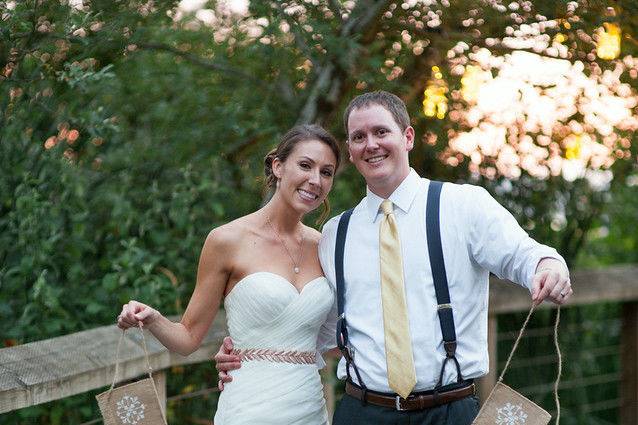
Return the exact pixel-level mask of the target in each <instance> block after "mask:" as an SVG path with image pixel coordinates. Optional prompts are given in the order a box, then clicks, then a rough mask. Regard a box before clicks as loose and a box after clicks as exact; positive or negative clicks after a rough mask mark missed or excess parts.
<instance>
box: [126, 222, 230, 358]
mask: <svg viewBox="0 0 638 425" xmlns="http://www.w3.org/2000/svg"><path fill="white" fill-rule="evenodd" d="M230 238H232V236H231V235H230V232H227V231H226V230H225V229H223V228H219V229H215V230H213V231H212V232H210V233H209V235H208V237H207V238H206V242H204V247H203V248H202V252H201V254H200V258H199V266H198V268H197V283H196V285H195V290H194V291H193V295H192V297H191V299H190V301H189V303H188V307H187V308H186V312H185V313H184V315H183V316H182V320H181V321H180V322H179V323H175V322H172V321H170V320H168V319H167V318H166V317H164V316H162V314H161V313H160V312H158V311H157V310H155V309H153V308H151V307H149V306H146V305H144V304H142V303H139V302H137V301H130V302H129V303H128V304H126V305H124V307H123V309H122V313H121V314H120V316H119V318H118V326H120V328H123V329H125V328H127V327H130V326H131V325H133V326H134V325H136V324H137V322H140V321H141V322H142V323H143V324H144V325H145V326H146V328H147V329H148V330H149V331H150V332H151V333H152V334H153V335H154V336H155V337H156V338H157V339H158V340H159V341H160V342H161V343H162V344H163V345H164V346H165V347H166V348H168V349H169V350H170V351H174V352H177V353H179V354H181V355H184V356H187V355H189V354H191V353H192V352H194V351H195V350H197V348H199V346H200V345H201V343H202V340H203V339H204V336H205V335H206V333H207V332H208V328H209V327H210V324H211V323H212V322H213V319H214V318H215V315H216V314H217V310H218V309H219V305H220V303H221V300H222V297H223V296H224V290H225V288H226V282H227V281H228V277H229V275H230V258H231V255H232V249H230V248H231V246H232V245H233V243H232V240H230Z"/></svg>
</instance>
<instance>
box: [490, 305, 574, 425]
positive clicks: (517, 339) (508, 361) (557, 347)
mask: <svg viewBox="0 0 638 425" xmlns="http://www.w3.org/2000/svg"><path fill="white" fill-rule="evenodd" d="M535 309H536V305H534V304H532V307H531V308H530V310H529V313H527V317H526V318H525V322H524V323H523V326H522V327H521V330H520V332H519V333H518V337H517V338H516V341H515V342H514V346H513V347H512V351H510V355H509V356H508V358H507V362H505V367H504V368H503V371H502V372H501V375H500V376H499V377H498V382H503V376H505V372H507V369H508V368H509V365H510V362H511V361H512V357H513V356H514V352H515V351H516V349H517V348H518V343H519V342H520V341H521V338H522V337H523V333H524V332H525V329H526V328H527V325H528V323H529V320H530V318H531V317H532V313H534V310H535ZM559 323H560V305H559V306H558V308H557V309H556V319H555V321H554V347H556V354H557V356H558V370H557V372H556V381H554V401H555V402H556V425H558V423H559V421H560V400H559V399H558V384H559V383H560V377H561V374H562V373H563V357H562V355H561V352H560V346H559V344H558V324H559Z"/></svg>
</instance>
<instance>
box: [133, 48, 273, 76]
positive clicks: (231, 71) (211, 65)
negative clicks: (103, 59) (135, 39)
mask: <svg viewBox="0 0 638 425" xmlns="http://www.w3.org/2000/svg"><path fill="white" fill-rule="evenodd" d="M137 46H138V47H139V48H141V49H146V50H159V51H163V52H167V53H171V54H173V55H175V56H179V57H181V58H183V59H185V60H187V61H188V62H190V63H192V64H193V65H197V66H200V67H202V68H206V69H210V70H213V71H218V72H222V73H224V74H228V75H231V76H234V77H241V78H244V79H247V80H249V81H252V82H254V83H258V84H264V83H265V81H264V80H262V79H260V78H256V77H255V76H253V75H250V74H247V73H245V72H244V71H241V70H239V69H237V68H234V67H232V66H228V65H225V64H221V63H217V62H212V61H208V60H205V59H203V58H201V57H199V56H197V55H194V54H192V53H188V52H184V51H182V50H179V49H177V48H175V47H172V46H169V45H167V44H164V43H152V42H151V43H137Z"/></svg>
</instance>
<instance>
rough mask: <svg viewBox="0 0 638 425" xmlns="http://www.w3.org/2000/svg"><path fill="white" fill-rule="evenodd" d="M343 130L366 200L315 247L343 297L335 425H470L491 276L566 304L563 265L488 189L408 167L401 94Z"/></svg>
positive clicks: (221, 357) (483, 361)
mask: <svg viewBox="0 0 638 425" xmlns="http://www.w3.org/2000/svg"><path fill="white" fill-rule="evenodd" d="M344 123H345V126H346V132H347V135H348V141H347V144H348V153H349V159H350V161H351V162H352V163H353V164H354V165H355V167H356V168H357V170H359V172H360V173H361V175H362V176H363V177H364V179H365V181H366V184H367V194H366V196H365V197H364V198H363V199H362V200H361V202H360V203H359V204H358V205H357V206H356V207H354V208H353V209H352V210H349V211H347V212H345V213H343V214H341V215H339V216H337V217H334V218H333V219H331V220H330V221H329V222H328V223H326V225H325V226H324V229H323V235H322V238H321V242H320V244H319V256H320V260H321V265H322V267H323V270H324V273H325V274H326V277H327V278H328V280H329V281H330V282H332V283H333V285H335V287H336V288H337V292H338V298H339V301H340V302H339V304H340V306H339V319H340V320H339V322H338V323H337V325H336V326H337V327H338V331H337V332H338V345H339V347H340V348H341V351H342V353H343V354H344V356H343V358H342V359H341V361H340V363H339V367H338V371H337V375H338V377H339V378H341V379H346V394H345V395H344V397H343V398H342V400H341V402H340V403H339V405H338V407H337V409H336V411H335V415H334V419H333V424H335V425H346V424H348V425H351V424H355V425H356V424H395V423H406V424H407V423H409V424H419V425H435V424H436V425H443V424H446V425H465V424H468V425H469V424H470V423H471V422H472V420H473V419H474V417H475V416H476V414H477V413H478V400H477V399H476V397H475V395H474V384H473V380H474V379H475V378H478V377H481V376H483V375H485V374H486V373H487V371H488V355H487V304H488V280H489V273H490V272H492V273H494V274H496V275H498V276H500V277H504V278H507V279H509V280H512V281H514V282H517V283H519V284H521V285H523V286H525V287H527V288H528V289H529V290H530V291H531V294H532V301H533V302H535V303H540V302H542V301H543V300H545V299H549V300H551V301H552V302H554V303H556V304H563V303H565V302H566V301H567V299H568V298H569V297H570V296H571V294H572V289H571V285H570V283H569V272H568V270H567V267H566V266H565V263H564V260H563V259H562V257H561V256H560V255H558V253H557V252H556V251H555V250H554V249H552V248H549V247H546V246H544V245H541V244H538V243H537V242H535V241H534V240H532V239H531V238H530V237H529V236H528V235H527V234H526V233H525V232H524V231H523V230H522V229H521V228H520V226H519V225H518V224H517V223H516V221H515V220H514V218H513V217H512V216H511V214H509V213H508V212H507V210H505V209H504V208H503V207H502V206H501V205H499V204H498V203H497V202H496V201H495V200H494V199H493V198H492V197H491V196H490V195H489V194H488V193H487V192H486V191H485V190H484V189H482V188H480V187H476V186H471V185H456V184H451V183H446V184H444V185H441V184H439V183H438V182H432V181H429V180H428V179H425V178H422V177H420V176H419V175H418V174H417V173H416V172H415V171H414V170H412V169H411V168H410V166H409V158H408V154H409V152H410V150H411V149H412V147H413V146H414V139H415V135H414V129H413V128H412V127H411V126H410V118H409V116H408V113H407V110H406V107H405V104H404V103H403V101H401V100H400V99H399V98H398V97H397V96H395V95H393V94H391V93H388V92H383V91H379V92H370V93H365V94H362V95H360V96H357V97H356V98H355V99H353V100H352V101H351V102H350V104H349V106H348V108H347V109H346V111H345V113H344ZM426 217H427V219H426ZM224 353H226V354H227V353H228V350H227V349H226V348H225V346H224V345H223V346H222V348H220V352H219V353H218V355H217V356H216V360H217V361H218V369H220V370H222V371H224V370H228V369H230V368H234V367H231V366H230V365H231V364H232V363H229V359H230V356H226V355H225V354H224ZM220 377H221V378H222V381H224V380H225V379H228V378H227V377H226V375H225V374H224V373H223V372H222V373H221V374H220Z"/></svg>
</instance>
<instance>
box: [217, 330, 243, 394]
mask: <svg viewBox="0 0 638 425" xmlns="http://www.w3.org/2000/svg"><path fill="white" fill-rule="evenodd" d="M232 351H233V340H232V339H230V337H229V336H227V337H225V338H224V340H223V341H222V345H221V346H220V347H219V351H217V354H215V357H213V358H214V359H215V368H216V369H217V370H218V371H219V373H218V376H219V382H218V383H217V387H218V388H219V391H224V384H227V383H229V382H230V381H232V380H233V377H232V376H230V375H229V374H228V371H231V370H235V369H239V368H240V367H241V359H240V358H239V356H235V355H232V354H231V353H232Z"/></svg>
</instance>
